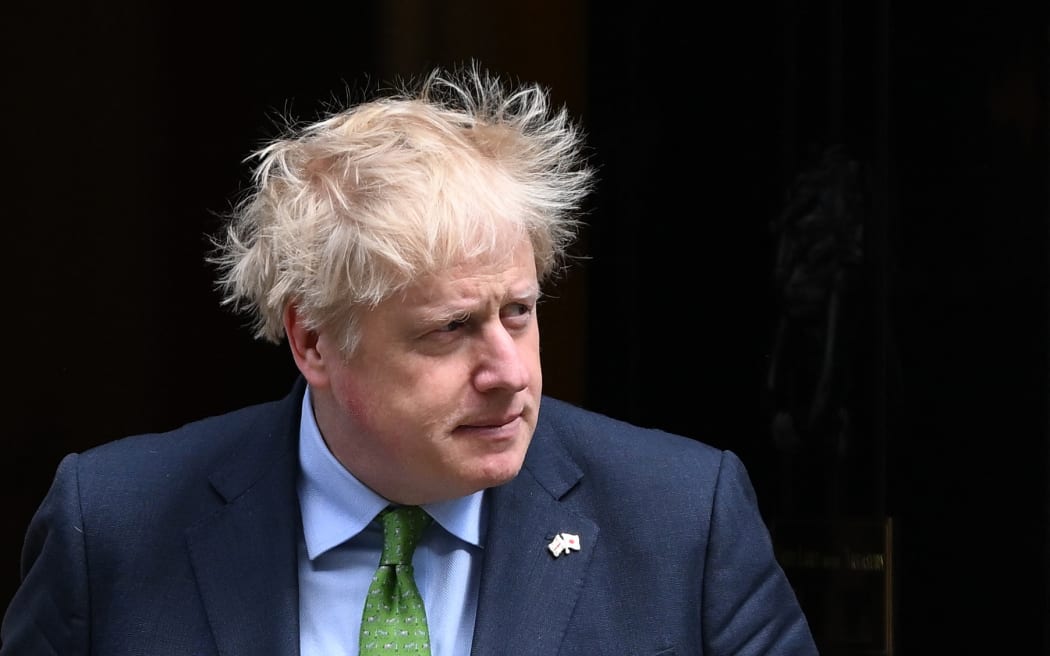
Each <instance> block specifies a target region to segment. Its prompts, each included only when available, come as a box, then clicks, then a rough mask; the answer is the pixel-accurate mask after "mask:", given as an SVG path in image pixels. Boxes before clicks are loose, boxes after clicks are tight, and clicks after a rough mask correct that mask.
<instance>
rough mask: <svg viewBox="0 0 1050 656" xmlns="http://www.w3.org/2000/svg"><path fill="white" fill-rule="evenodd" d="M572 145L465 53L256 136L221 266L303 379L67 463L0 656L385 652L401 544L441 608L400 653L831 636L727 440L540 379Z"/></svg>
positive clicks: (574, 205)
mask: <svg viewBox="0 0 1050 656" xmlns="http://www.w3.org/2000/svg"><path fill="white" fill-rule="evenodd" d="M581 146H582V137H581V134H580V132H579V130H578V129H577V127H576V126H575V125H574V124H573V123H572V121H570V119H569V118H568V116H567V114H566V112H565V110H560V111H552V109H551V107H550V105H549V98H548V96H547V94H546V92H545V91H544V90H542V89H541V88H539V87H538V86H534V85H531V86H530V85H527V86H523V87H520V88H507V87H506V86H504V83H503V82H502V81H501V80H500V79H499V78H498V77H495V76H493V75H490V74H488V73H486V72H484V71H482V70H480V69H478V68H477V67H476V66H475V67H469V68H464V69H462V70H456V71H451V72H447V73H446V72H442V71H434V72H432V73H431V74H430V75H429V76H428V77H426V78H425V79H423V80H421V81H420V84H419V85H418V86H417V87H416V88H415V89H410V88H407V87H406V88H404V89H402V90H401V92H399V93H398V94H392V95H388V96H386V97H378V98H376V99H374V100H372V101H371V102H365V103H362V104H359V105H357V106H355V107H351V108H348V109H346V110H344V111H341V112H338V113H335V114H332V115H331V116H329V117H328V118H326V119H325V120H322V121H320V122H318V123H316V124H313V125H310V126H307V127H305V128H303V129H301V130H299V131H297V132H295V133H292V134H289V135H288V136H286V137H285V138H281V139H278V140H276V141H274V142H273V143H271V144H270V145H268V146H266V147H265V148H263V149H261V150H260V151H259V152H258V153H256V155H257V158H258V164H257V168H256V170H255V176H254V182H255V187H254V188H253V190H252V193H251V194H250V195H249V196H248V197H246V198H245V199H244V200H243V201H242V202H241V203H240V204H239V205H238V207H237V209H236V211H235V212H234V213H233V216H231V221H230V224H229V228H228V232H227V233H226V234H225V235H224V236H223V237H222V238H221V240H219V241H218V242H217V250H216V252H215V254H214V257H213V258H212V261H213V262H214V263H215V264H216V265H217V267H218V269H219V272H220V278H219V279H220V285H221V288H222V289H223V291H224V293H225V300H226V303H227V304H228V305H229V306H230V307H232V308H234V309H236V310H240V311H245V312H247V313H249V314H250V316H251V317H252V318H253V320H254V322H255V323H254V327H255V331H256V335H257V336H258V337H260V338H264V339H268V340H272V341H280V340H287V343H288V345H289V348H290V351H291V355H292V357H293V358H294V360H295V363H296V364H297V366H298V368H299V371H300V372H301V374H302V376H301V379H300V380H299V381H298V382H297V384H296V385H295V386H294V388H293V389H292V390H291V392H290V393H289V395H288V396H287V397H286V398H285V399H283V400H280V401H276V402H272V403H267V404H263V405H259V406H254V407H250V408H245V409H242V410H239V411H235V412H232V413H230V414H227V415H223V416H219V417H213V418H209V419H205V420H203V421H199V422H196V423H193V424H190V425H187V426H184V427H182V428H179V429H177V430H175V431H172V432H170V433H167V434H155V435H143V436H136V437H131V438H126V439H123V440H118V441H116V442H112V443H110V444H107V445H103V446H100V447H98V448H95V449H92V450H89V451H87V452H85V453H82V454H74V455H70V456H68V457H67V458H66V459H65V460H63V462H62V463H61V465H60V466H59V469H58V472H57V475H56V478H55V481H54V484H53V486H52V489H51V491H50V492H49V494H48V496H47V498H46V499H45V500H44V502H43V504H42V505H41V507H40V509H39V511H38V512H37V514H36V516H35V518H34V520H33V522H32V524H31V526H30V529H29V531H28V534H27V538H26V543H25V551H24V557H23V563H22V566H23V573H24V580H23V584H22V586H21V588H20V589H19V591H18V593H17V594H16V596H15V598H14V600H13V602H12V604H11V606H10V607H9V608H8V610H7V612H6V615H5V617H4V623H3V631H2V639H3V642H2V647H0V653H2V654H3V655H4V656H8V655H14V654H19V655H23V654H51V653H54V654H94V655H101V654H120V655H127V654H150V655H167V654H224V655H228V654H237V655H251V656H260V655H267V654H272V655H277V654H303V656H318V655H324V656H332V655H338V654H358V653H359V649H360V653H366V652H367V653H372V652H371V651H370V649H371V648H372V646H373V643H375V642H377V641H376V640H374V639H373V638H374V636H375V635H376V633H375V631H377V630H376V629H373V628H369V627H372V626H373V623H374V622H375V621H377V612H378V611H374V610H372V606H371V605H370V604H371V599H372V598H373V597H372V596H371V595H372V594H373V593H372V589H373V585H374V583H373V574H375V581H376V583H375V585H378V584H379V583H378V582H379V581H380V579H381V578H382V579H384V580H385V575H384V576H381V575H380V574H379V573H377V567H378V566H379V565H380V561H381V557H380V554H381V553H382V554H383V555H382V563H383V565H382V567H378V568H379V571H383V568H398V567H400V568H401V569H399V570H397V578H398V580H400V577H401V576H402V575H404V574H406V572H407V573H408V574H409V576H408V577H407V580H408V581H411V582H412V583H406V586H407V587H408V588H409V589H410V592H411V594H412V595H415V593H416V591H418V594H419V596H420V597H421V598H422V602H421V603H422V610H425V617H419V618H416V617H413V618H411V619H408V620H405V619H404V618H403V617H401V616H398V617H391V618H389V620H387V621H390V622H401V621H408V622H418V624H413V625H412V626H417V627H418V626H422V627H425V628H423V629H421V631H420V632H419V633H418V635H419V636H421V637H420V638H418V639H416V638H406V641H407V642H405V644H401V645H400V646H399V647H398V649H400V650H401V651H399V652H398V653H405V651H404V650H405V649H408V646H411V647H412V648H418V649H420V650H421V651H419V652H418V653H432V654H433V655H434V656H445V655H462V656H465V655H467V654H486V655H487V654H671V653H677V654H718V655H734V656H739V655H743V654H815V653H816V649H815V647H814V644H813V641H812V638H811V636H810V632H809V629H808V626H807V623H806V620H805V618H804V616H803V613H802V612H801V610H800V608H799V606H798V603H797V600H796V598H795V595H794V594H793V592H792V589H791V587H790V586H789V584H788V582H787V580H786V579H785V577H784V574H783V572H782V571H781V569H780V567H779V566H778V565H777V562H776V561H775V559H774V557H773V552H772V548H771V544H770V540H769V535H768V533H767V531H766V529H765V526H764V525H763V523H762V519H761V517H760V515H759V512H758V509H757V504H756V500H755V498H754V493H753V490H752V487H751V484H750V482H749V480H748V477H747V474H746V472H745V470H744V467H743V466H742V464H741V463H740V461H739V460H738V459H737V458H736V457H735V456H734V455H733V454H731V453H729V452H724V451H720V450H717V449H714V448H712V447H710V446H708V445H705V444H702V443H700V442H697V441H694V440H691V439H688V438H685V437H680V436H675V435H670V434H666V433H663V432H660V431H656V430H646V429H641V428H638V427H634V426H631V425H628V424H625V423H622V422H619V421H617V420H614V419H611V418H608V417H604V416H600V415H597V414H594V413H590V412H587V411H585V410H583V409H579V408H576V407H573V406H571V405H569V404H566V403H564V402H561V401H558V400H555V399H553V398H548V397H543V396H542V392H541V390H542V372H541V369H540V337H539V327H538V323H537V306H538V305H539V302H540V297H541V284H542V283H545V282H548V281H549V280H550V279H551V278H552V276H554V275H556V274H557V273H558V272H559V271H560V270H561V268H560V267H561V266H562V264H563V262H564V257H565V254H566V250H567V248H568V247H569V246H570V244H571V243H572V240H573V238H574V236H575V234H576V228H577V225H578V224H577V222H576V218H574V217H575V215H576V213H577V212H578V211H579V210H580V208H581V206H582V201H583V199H584V198H585V196H586V194H587V193H588V192H589V190H590V188H591V185H592V181H593V172H592V170H591V169H590V168H589V167H588V165H587V164H586V162H585V160H584V158H583V157H582V154H581ZM420 506H421V507H422V509H423V511H425V513H420V515H419V517H422V520H421V522H422V523H420V524H419V525H418V526H419V532H420V533H421V537H420V541H419V542H418V545H416V544H414V543H413V546H409V547H406V549H407V551H408V554H409V555H408V558H407V560H406V562H404V563H401V564H400V565H395V564H393V563H388V562H387V559H388V555H387V548H388V545H389V541H390V540H391V539H392V538H391V535H392V534H393V533H398V532H399V531H400V529H390V528H389V527H388V526H387V524H386V519H383V518H382V517H385V516H386V515H385V514H383V515H381V514H380V513H381V511H384V509H386V508H388V507H394V508H400V509H405V508H408V509H412V508H413V507H420ZM428 523H429V524H428ZM384 537H385V539H386V540H387V542H384ZM399 548H400V547H399ZM413 549H414V552H413ZM413 565H414V573H413V569H412V567H411V566H413ZM386 571H388V572H392V571H394V570H393V569H387V570H386ZM391 576H393V575H391ZM398 594H399V595H400V594H401V593H400V592H399V593H398ZM404 594H406V595H407V594H409V592H405V593H404ZM366 597H367V598H368V599H369V602H368V603H367V604H366ZM414 598H415V597H414V596H413V599H414ZM378 632H379V634H380V635H383V636H384V638H383V640H380V641H379V642H387V638H386V637H385V636H386V635H387V632H385V631H383V630H382V629H381V628H380V629H378ZM405 633H406V635H407V633H408V632H407V631H405ZM394 641H395V638H394V637H391V638H389V642H388V644H389V645H390V646H391V647H392V648H393V646H394V645H395V642H394ZM379 646H382V645H379ZM414 653H415V652H414Z"/></svg>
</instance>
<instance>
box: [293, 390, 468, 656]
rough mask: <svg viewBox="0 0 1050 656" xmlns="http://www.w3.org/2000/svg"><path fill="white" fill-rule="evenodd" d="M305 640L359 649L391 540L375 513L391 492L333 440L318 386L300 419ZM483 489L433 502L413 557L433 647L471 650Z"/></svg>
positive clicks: (321, 651) (316, 650)
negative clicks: (353, 469) (371, 481)
mask: <svg viewBox="0 0 1050 656" xmlns="http://www.w3.org/2000/svg"><path fill="white" fill-rule="evenodd" d="M299 432H300V437H299V464H300V475H299V506H300V508H301V510H302V515H303V536H302V539H301V540H300V543H299V644H300V649H301V653H302V656H344V655H345V656H357V653H358V647H357V643H358V639H359V636H358V633H359V631H360V628H361V614H362V612H363V610H364V601H365V595H366V594H367V592H368V586H369V584H370V583H371V581H372V575H373V574H374V573H375V570H376V567H377V566H378V564H379V556H380V554H381V553H382V550H383V529H382V526H381V525H380V524H379V523H378V522H376V521H375V516H376V514H377V513H379V511H380V510H382V509H383V508H385V507H386V506H387V505H388V503H389V502H388V501H387V500H386V499H384V498H383V497H381V496H379V495H378V494H376V493H375V492H373V491H372V490H371V489H369V488H368V487H367V486H366V485H365V484H363V483H362V482H361V481H359V480H357V478H355V477H354V475H353V474H351V473H350V472H349V471H347V469H346V468H345V467H343V466H342V464H340V463H339V461H338V460H336V458H335V456H334V455H332V452H331V451H329V450H328V447H327V445H326V444H325V442H324V439H323V438H322V437H321V432H320V430H319V429H318V428H317V422H316V421H315V419H314V414H313V409H312V406H311V403H310V390H309V389H307V391H306V394H305V395H304V397H303V413H302V422H301V423H300V427H299ZM483 496H484V495H483V492H476V493H475V494H472V495H470V496H467V497H463V498H459V499H452V500H449V501H443V502H441V503H435V504H428V505H425V506H423V508H424V509H425V510H426V511H427V513H429V514H430V516H431V517H433V518H434V522H433V523H432V524H431V525H430V526H429V527H428V528H427V529H426V531H425V533H424V535H423V538H422V540H421V541H420V544H419V546H417V547H416V552H415V555H414V556H413V558H412V565H413V566H414V567H415V575H416V585H417V586H418V587H419V592H420V594H421V595H422V597H423V603H424V605H425V606H426V611H427V626H428V628H429V630H430V647H431V654H432V656H469V653H470V647H471V639H472V636H473V634H474V617H475V614H476V611H477V599H478V584H479V580H480V574H481V555H482V548H481V545H482V543H483V540H484V530H485V527H484V526H483V525H482V517H483V514H482V507H481V506H482V499H483Z"/></svg>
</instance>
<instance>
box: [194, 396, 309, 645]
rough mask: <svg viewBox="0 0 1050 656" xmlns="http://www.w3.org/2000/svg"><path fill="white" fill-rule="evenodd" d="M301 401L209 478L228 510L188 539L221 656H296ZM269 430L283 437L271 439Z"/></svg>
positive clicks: (292, 401)
mask: <svg viewBox="0 0 1050 656" xmlns="http://www.w3.org/2000/svg"><path fill="white" fill-rule="evenodd" d="M301 400H302V389H301V388H300V386H296V391H293V393H292V394H291V395H290V396H289V397H288V399H286V400H285V401H284V402H283V403H282V404H281V405H280V406H278V407H279V408H280V410H281V413H280V415H279V416H277V417H273V419H274V420H275V421H274V422H273V423H271V424H269V427H261V426H258V427H255V429H254V430H252V429H249V432H250V433H253V432H254V433H256V435H249V436H248V439H247V440H245V442H244V445H245V448H243V449H241V451H240V452H239V453H235V454H234V455H233V457H232V458H231V459H230V460H229V461H228V463H227V466H226V467H225V468H224V469H221V470H219V471H218V472H216V473H215V474H213V475H212V477H211V481H212V485H213V487H214V488H215V490H216V491H217V492H218V493H219V494H220V495H221V496H222V497H223V498H224V500H225V502H226V505H224V506H223V507H222V508H221V509H220V510H219V511H218V512H216V513H214V514H213V515H210V516H209V517H208V518H206V519H205V520H204V521H202V522H200V523H199V524H197V525H195V526H194V527H192V528H191V529H189V531H188V532H187V540H188V546H189V550H190V558H191V561H192V563H193V568H194V572H195V573H196V577H197V585H198V589H199V590H200V594H201V598H202V600H203V602H204V608H205V611H206V612H207V615H208V620H209V623H210V625H211V628H212V633H213V634H214V637H215V642H216V645H217V647H218V651H219V653H220V654H223V655H230V656H234V655H240V654H253V656H287V655H289V654H298V653H299V583H298V580H299V579H298V576H299V575H298V564H297V563H298V536H299V533H300V532H301V528H300V525H301V519H300V515H299V504H298V499H297V495H296V486H295V481H296V472H297V468H298V440H297V439H295V436H296V435H297V434H298V415H299V412H298V405H297V404H298V403H300V402H301ZM274 426H278V427H285V428H286V432H285V433H282V434H279V435H275V434H274V433H277V432H278V431H276V430H275V429H274V428H273V427H274ZM293 430H294V431H295V432H290V431H293ZM264 436H267V437H264Z"/></svg>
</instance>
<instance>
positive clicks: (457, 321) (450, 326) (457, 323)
mask: <svg viewBox="0 0 1050 656" xmlns="http://www.w3.org/2000/svg"><path fill="white" fill-rule="evenodd" d="M468 321H470V315H469V314H463V315H459V316H456V317H455V318H453V319H452V321H449V322H448V323H446V324H445V325H443V326H441V327H440V328H438V329H437V332H439V333H452V332H455V331H457V330H459V329H460V328H462V327H463V326H465V325H467V322H468Z"/></svg>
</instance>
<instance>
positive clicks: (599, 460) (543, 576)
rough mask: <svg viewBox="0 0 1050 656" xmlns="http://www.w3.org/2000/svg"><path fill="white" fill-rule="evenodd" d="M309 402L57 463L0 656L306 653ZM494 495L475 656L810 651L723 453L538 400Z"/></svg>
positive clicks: (749, 495) (258, 409)
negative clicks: (517, 456) (562, 537)
mask: <svg viewBox="0 0 1050 656" xmlns="http://www.w3.org/2000/svg"><path fill="white" fill-rule="evenodd" d="M303 389H304V388H303V382H302V381H301V380H300V381H299V382H298V383H297V384H296V386H295V388H294V389H293V391H292V392H291V394H289V395H288V397H286V398H285V399H283V400H281V401H276V402H272V403H266V404H262V405H258V406H253V407H249V408H245V409H242V410H238V411H235V412H232V413H229V414H226V415H222V416H218V417H213V418H209V419H205V420H202V421H199V422H195V423H192V424H189V425H187V426H184V427H182V428H179V429H177V430H175V431H172V432H170V433H165V434H152V435H142V436H136V437H130V438H126V439H123V440H118V441H115V442H112V443H109V444H105V445H102V446H100V447H97V448H94V449H91V450H88V451H86V452H84V453H81V454H79V455H78V454H73V455H69V456H67V457H66V458H65V459H64V460H63V461H62V463H61V464H60V465H59V467H58V471H57V474H56V476H55V480H54V483H53V485H52V487H51V490H50V491H49V493H48V495H47V497H46V498H45V500H44V501H43V503H42V504H41V506H40V508H39V510H38V511H37V513H36V515H35V517H34V518H33V520H32V522H31V525H30V527H29V530H28V532H27V536H26V541H25V548H24V554H23V559H22V568H23V582H22V585H21V587H20V588H19V590H18V592H17V593H16V595H15V597H14V599H13V601H12V602H11V604H10V606H9V608H8V609H7V612H6V613H5V616H4V620H3V628H2V633H0V638H2V646H0V655H2V656H44V655H46V654H61V655H62V656H73V655H88V654H91V655H95V656H98V655H114V656H116V655H119V656H168V655H183V654H185V655H200V656H204V655H209V656H210V655H217V654H222V655H224V656H288V655H296V654H298V653H299V637H298V633H299V631H298V623H299V602H298V582H297V576H298V575H297V545H298V543H299V536H300V534H301V532H302V526H301V519H300V516H299V503H298V499H297V496H296V485H295V483H296V475H297V471H298V445H297V442H298V432H299V413H300V403H301V399H302V394H303ZM487 494H488V495H489V498H488V500H487V503H488V506H487V507H488V508H489V512H490V515H489V518H488V521H489V525H488V526H489V528H488V538H487V542H486V544H485V545H484V546H485V549H484V560H483V563H482V575H481V589H480V593H479V594H480V596H479V600H478V612H477V619H476V628H475V633H474V646H473V653H474V654H478V655H485V656H487V655H490V654H515V655H516V654H523V655H524V654H544V655H547V656H550V655H555V654H560V655H564V656H568V655H570V654H580V655H582V654H586V655H588V656H594V655H598V654H662V655H668V654H708V655H711V654H719V655H726V656H728V655H733V656H744V655H752V654H777V655H812V654H816V653H817V650H816V648H815V646H814V643H813V640H812V637H811V635H810V631H809V627H808V625H807V623H806V619H805V617H804V615H803V613H802V611H801V610H800V607H799V605H798V602H797V599H796V597H795V594H794V593H793V591H792V588H791V587H790V585H789V584H788V581H787V580H786V578H785V576H784V573H783V571H782V570H781V568H780V567H779V566H778V565H777V562H776V560H775V559H774V556H773V551H772V546H771V542H770V537H769V534H768V532H767V530H766V527H765V525H764V524H763V521H762V518H761V517H760V515H759V512H758V507H757V504H756V500H755V496H754V492H753V490H752V486H751V483H750V482H749V480H748V477H747V474H746V472H745V470H744V467H743V465H742V464H741V463H740V461H739V460H738V459H737V457H736V456H734V455H733V454H732V453H730V452H727V451H722V450H718V449H715V448H712V447H710V446H707V445H704V444H702V443H700V442H697V441H695V440H691V439H688V438H685V437H680V436H675V435H671V434H667V433H664V432H660V431H656V430H649V429H642V428H638V427H636V426H632V425H629V424H626V423H623V422H620V421H616V420H614V419H610V418H608V417H604V416H601V415H598V414H594V413H591V412H588V411H585V410H583V409H580V408H576V407H574V406H572V405H570V404H567V403H564V402H561V401H558V400H555V399H553V398H549V397H545V398H544V399H543V401H542V403H541V411H540V413H539V421H538V426H537V428H536V433H535V435H534V437H533V441H532V444H531V445H530V447H529V451H528V454H527V456H526V458H525V464H524V466H523V468H522V470H521V473H520V474H519V475H518V476H517V477H516V478H515V479H513V480H512V481H510V482H508V483H506V484H505V485H502V486H500V487H497V488H493V489H491V490H489V491H488V492H487ZM563 532H564V533H573V534H576V535H579V536H580V542H581V548H580V550H579V551H573V552H571V553H566V554H563V555H561V556H560V557H557V558H555V557H554V556H553V555H552V554H551V553H550V551H549V550H548V549H547V545H548V543H549V542H550V541H551V539H552V538H553V537H554V536H555V535H556V534H559V533H563Z"/></svg>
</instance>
